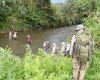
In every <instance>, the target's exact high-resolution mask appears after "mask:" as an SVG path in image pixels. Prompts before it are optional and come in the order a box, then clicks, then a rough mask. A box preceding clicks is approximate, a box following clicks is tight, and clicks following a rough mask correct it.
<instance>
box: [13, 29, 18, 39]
mask: <svg viewBox="0 0 100 80" xmlns="http://www.w3.org/2000/svg"><path fill="white" fill-rule="evenodd" d="M13 38H14V40H16V38H17V32H16V31H15V32H14V34H13Z"/></svg>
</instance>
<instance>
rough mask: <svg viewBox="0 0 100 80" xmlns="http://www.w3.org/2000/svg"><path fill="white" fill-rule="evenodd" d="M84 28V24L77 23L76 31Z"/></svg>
mask: <svg viewBox="0 0 100 80" xmlns="http://www.w3.org/2000/svg"><path fill="white" fill-rule="evenodd" d="M83 28H84V26H83V25H82V24H79V25H77V27H76V31H77V30H80V29H83Z"/></svg>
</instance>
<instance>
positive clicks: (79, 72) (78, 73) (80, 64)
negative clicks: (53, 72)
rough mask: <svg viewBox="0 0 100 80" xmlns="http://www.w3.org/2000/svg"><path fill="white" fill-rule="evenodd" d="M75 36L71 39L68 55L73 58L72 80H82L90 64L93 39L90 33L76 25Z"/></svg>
mask: <svg viewBox="0 0 100 80" xmlns="http://www.w3.org/2000/svg"><path fill="white" fill-rule="evenodd" d="M76 31H78V32H77V33H76V35H74V36H73V37H72V40H71V48H70V54H71V55H72V58H73V79H72V80H84V78H85V75H86V72H87V69H88V67H89V65H90V63H91V58H92V57H91V55H92V54H91V53H92V50H93V44H94V43H93V39H92V37H91V34H90V32H89V31H88V30H87V29H86V28H85V27H84V26H83V25H82V24H80V25H77V27H76Z"/></svg>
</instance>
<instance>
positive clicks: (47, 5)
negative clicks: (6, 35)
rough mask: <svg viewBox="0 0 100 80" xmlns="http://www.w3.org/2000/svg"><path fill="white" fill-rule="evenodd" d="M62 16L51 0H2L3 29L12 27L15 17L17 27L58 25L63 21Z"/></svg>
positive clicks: (0, 2)
mask: <svg viewBox="0 0 100 80" xmlns="http://www.w3.org/2000/svg"><path fill="white" fill-rule="evenodd" d="M60 16H61V15H58V14H56V12H55V9H53V8H52V7H51V2H50V0H42V1H41V0H0V28H1V29H7V28H8V29H9V28H11V26H12V25H13V19H16V21H15V25H16V26H15V25H14V27H16V28H17V29H25V28H26V27H29V28H41V27H42V28H47V27H56V26H59V25H62V23H63V21H62V18H61V17H60ZM7 25H8V26H7Z"/></svg>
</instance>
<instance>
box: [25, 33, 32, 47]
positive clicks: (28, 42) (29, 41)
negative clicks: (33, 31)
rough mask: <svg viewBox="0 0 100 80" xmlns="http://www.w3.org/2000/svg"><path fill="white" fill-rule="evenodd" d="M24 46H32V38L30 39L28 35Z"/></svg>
mask: <svg viewBox="0 0 100 80" xmlns="http://www.w3.org/2000/svg"><path fill="white" fill-rule="evenodd" d="M26 44H27V46H29V47H30V46H31V44H32V38H31V35H30V34H28V35H27V36H26Z"/></svg>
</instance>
